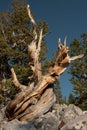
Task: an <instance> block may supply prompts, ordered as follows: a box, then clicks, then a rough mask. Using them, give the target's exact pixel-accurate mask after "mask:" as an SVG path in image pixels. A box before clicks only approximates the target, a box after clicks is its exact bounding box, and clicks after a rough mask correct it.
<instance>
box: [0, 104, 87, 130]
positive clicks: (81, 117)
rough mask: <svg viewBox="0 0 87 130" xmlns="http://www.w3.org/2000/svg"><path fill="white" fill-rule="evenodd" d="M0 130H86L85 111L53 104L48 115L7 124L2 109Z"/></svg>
mask: <svg viewBox="0 0 87 130" xmlns="http://www.w3.org/2000/svg"><path fill="white" fill-rule="evenodd" d="M0 130H87V111H82V110H81V109H80V108H78V107H77V106H75V105H73V104H70V105H68V106H67V105H65V104H62V105H60V104H54V106H53V108H52V109H51V110H50V111H49V112H48V113H46V114H45V115H42V116H41V117H39V118H37V119H35V120H33V121H30V122H20V121H18V120H17V119H14V120H12V121H9V122H7V121H6V120H5V119H4V108H3V109H1V110H0Z"/></svg>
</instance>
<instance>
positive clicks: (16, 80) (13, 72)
mask: <svg viewBox="0 0 87 130" xmlns="http://www.w3.org/2000/svg"><path fill="white" fill-rule="evenodd" d="M11 72H12V76H13V83H14V85H15V86H16V87H18V88H19V89H20V90H21V91H24V90H25V89H26V87H27V86H25V85H22V84H20V83H19V81H18V79H17V76H16V74H15V71H14V69H13V68H11Z"/></svg>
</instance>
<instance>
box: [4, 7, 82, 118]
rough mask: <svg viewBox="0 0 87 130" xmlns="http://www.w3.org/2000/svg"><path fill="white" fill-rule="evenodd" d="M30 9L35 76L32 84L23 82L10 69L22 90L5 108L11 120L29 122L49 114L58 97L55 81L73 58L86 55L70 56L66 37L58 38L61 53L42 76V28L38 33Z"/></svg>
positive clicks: (31, 53) (29, 46)
mask: <svg viewBox="0 0 87 130" xmlns="http://www.w3.org/2000/svg"><path fill="white" fill-rule="evenodd" d="M27 11H28V16H29V18H30V20H31V23H32V26H33V36H34V37H33V40H32V42H31V43H30V44H29V45H28V51H29V53H30V56H31V59H32V60H33V65H31V64H30V66H31V69H32V71H33V75H32V76H31V78H32V80H31V82H30V83H29V85H28V86H25V85H22V84H20V82H19V81H18V79H17V76H16V74H15V71H14V69H13V68H12V69H11V72H12V76H13V83H14V85H15V86H16V87H18V88H19V89H20V90H21V91H20V92H19V93H18V94H17V95H16V96H15V98H14V99H13V100H12V101H11V102H10V103H9V104H8V105H7V107H6V111H5V113H6V116H7V118H8V120H12V119H14V118H17V119H19V120H21V121H26V120H28V121H30V120H33V119H35V118H37V117H38V116H40V115H42V114H44V113H46V112H47V111H48V110H49V109H50V108H51V107H52V105H53V104H54V102H55V100H56V98H55V94H54V93H53V88H52V86H53V83H54V82H55V81H56V80H57V78H58V77H60V75H61V74H62V73H63V72H64V71H65V70H66V69H67V66H68V65H69V63H70V62H71V61H72V60H76V59H78V58H82V57H83V55H82V54H80V55H79V56H74V57H70V56H69V54H68V52H69V48H68V47H67V46H66V39H65V40H64V45H63V44H62V43H61V41H60V39H59V42H58V47H59V49H60V52H59V54H58V56H57V58H56V60H55V63H54V65H53V66H51V67H49V69H48V72H47V74H45V75H42V72H41V70H42V67H41V63H40V60H39V56H40V51H41V42H42V38H43V29H41V30H40V33H39V36H38V34H37V31H36V22H35V20H34V18H33V17H32V15H31V12H30V7H29V5H28V6H27ZM35 78H36V79H37V83H36V82H35V83H34V80H33V79H35Z"/></svg>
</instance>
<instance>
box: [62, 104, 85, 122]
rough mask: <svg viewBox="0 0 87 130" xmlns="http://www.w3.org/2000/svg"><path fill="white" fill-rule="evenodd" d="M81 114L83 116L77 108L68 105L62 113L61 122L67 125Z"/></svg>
mask: <svg viewBox="0 0 87 130" xmlns="http://www.w3.org/2000/svg"><path fill="white" fill-rule="evenodd" d="M82 114H83V112H82V110H81V109H80V108H79V107H77V106H75V105H73V104H70V105H69V106H68V107H67V109H66V110H65V111H64V113H63V115H62V118H61V120H63V121H64V122H65V123H67V122H68V121H70V120H72V119H75V118H76V117H78V116H80V115H82Z"/></svg>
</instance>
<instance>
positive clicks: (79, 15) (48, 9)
mask: <svg viewBox="0 0 87 130" xmlns="http://www.w3.org/2000/svg"><path fill="white" fill-rule="evenodd" d="M9 1H11V0H0V11H1V10H3V11H4V10H6V9H7V7H8V3H9ZM28 3H29V4H30V8H31V10H32V12H33V13H34V15H35V20H36V21H37V20H40V19H41V20H44V21H46V22H47V23H48V25H49V32H51V33H50V34H49V35H47V37H46V41H47V46H48V48H49V51H48V53H47V56H48V57H49V58H51V57H52V52H54V51H55V50H56V49H57V41H58V38H61V41H62V42H63V40H64V38H65V37H66V36H67V45H68V46H69V44H70V42H71V41H72V40H73V39H74V38H76V37H80V35H81V34H82V33H83V32H85V33H87V0H28ZM69 78H70V75H69V74H67V71H65V73H64V74H63V75H62V76H61V77H60V83H61V87H62V93H63V95H64V96H66V97H68V95H69V93H70V92H71V91H72V85H71V83H70V82H69V80H68V79H69Z"/></svg>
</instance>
